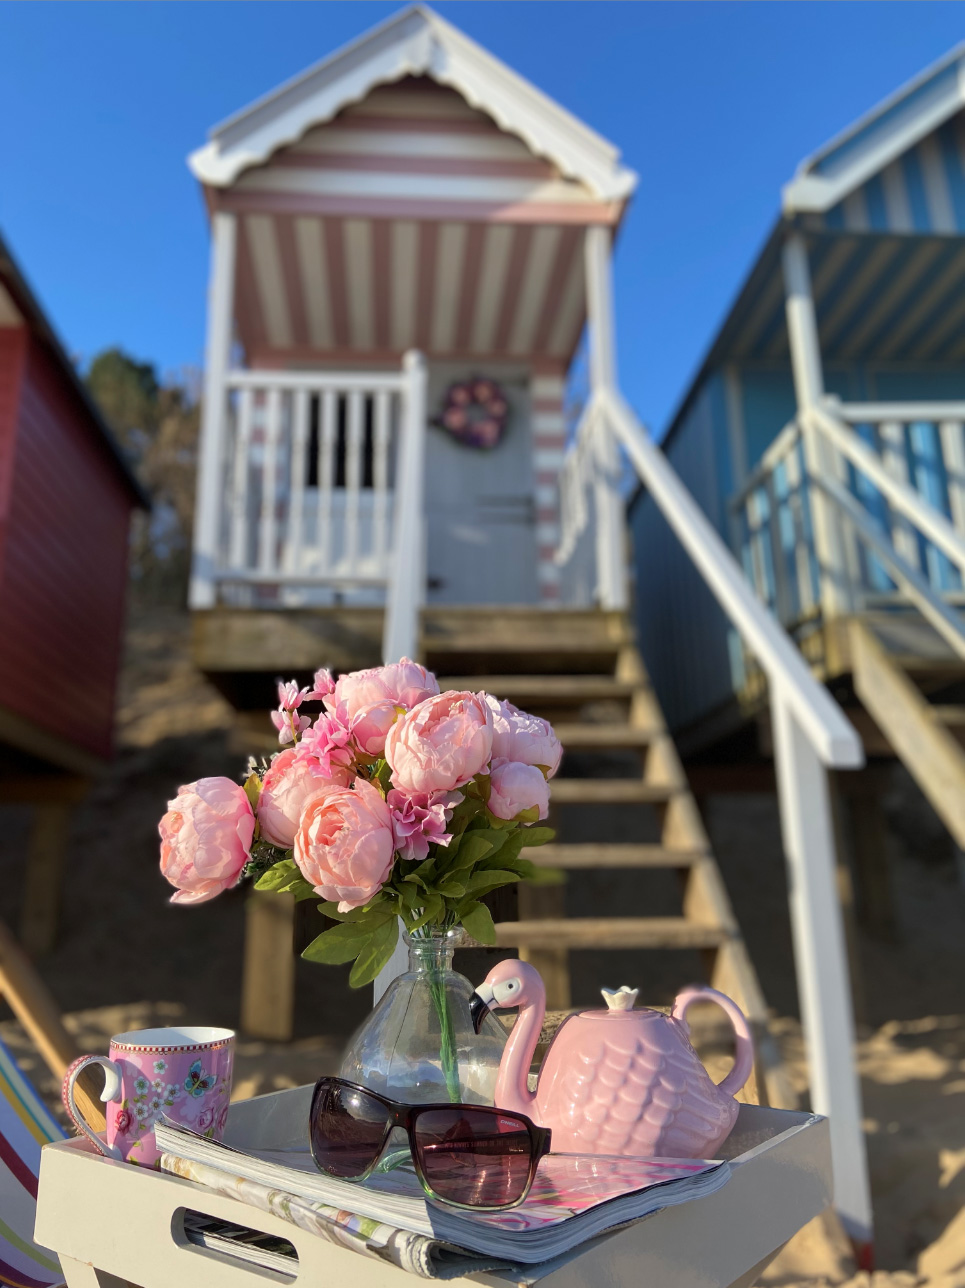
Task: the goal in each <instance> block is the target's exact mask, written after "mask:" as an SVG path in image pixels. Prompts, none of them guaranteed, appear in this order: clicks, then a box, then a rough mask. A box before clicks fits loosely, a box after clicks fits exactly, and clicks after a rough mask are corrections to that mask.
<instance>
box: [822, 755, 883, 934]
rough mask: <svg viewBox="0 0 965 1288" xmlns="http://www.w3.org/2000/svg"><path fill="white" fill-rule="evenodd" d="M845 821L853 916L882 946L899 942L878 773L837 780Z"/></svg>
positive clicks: (842, 777) (879, 771)
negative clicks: (852, 893)
mask: <svg viewBox="0 0 965 1288" xmlns="http://www.w3.org/2000/svg"><path fill="white" fill-rule="evenodd" d="M837 779H838V791H839V794H840V798H841V802H842V807H843V812H844V814H845V816H846V818H847V827H848V840H849V844H850V847H851V860H852V868H853V871H854V884H855V895H856V899H855V914H856V917H857V920H858V924H859V925H860V926H861V928H862V929H863V930H866V931H867V932H868V934H869V935H872V936H873V937H874V938H875V939H879V940H881V941H882V942H883V943H888V944H894V943H897V942H898V915H897V911H896V907H895V892H894V888H893V884H892V879H891V876H892V874H891V855H890V852H889V844H888V828H887V826H886V823H885V815H884V810H883V809H882V805H881V797H882V793H883V791H884V787H885V783H884V775H883V774H882V772H881V770H880V769H864V770H862V771H861V772H860V773H857V774H841V775H838V776H837Z"/></svg>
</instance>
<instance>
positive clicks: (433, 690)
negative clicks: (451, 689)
mask: <svg viewBox="0 0 965 1288" xmlns="http://www.w3.org/2000/svg"><path fill="white" fill-rule="evenodd" d="M438 692H439V684H438V681H437V680H436V677H435V676H434V675H433V674H432V672H431V671H427V670H426V668H425V667H424V666H420V665H419V663H418V662H411V661H410V660H409V659H408V658H407V657H404V658H402V660H401V661H400V662H391V663H390V664H389V665H388V666H373V667H370V668H369V669H368V670H367V671H351V672H349V674H348V675H341V676H339V678H338V680H337V681H336V683H335V689H334V691H333V692H332V695H331V697H329V698H328V699H327V700H326V702H325V705H326V707H327V708H328V709H329V711H335V712H337V713H338V715H339V717H340V718H341V720H342V723H343V724H345V725H346V726H349V725H351V723H352V721H353V720H354V719H355V717H356V716H357V715H358V713H359V712H360V711H361V710H362V708H363V707H370V706H372V705H373V704H374V703H376V702H392V703H394V704H395V706H398V707H405V709H406V710H407V711H411V709H412V708H413V707H414V706H416V704H417V703H419V702H422V701H423V699H424V698H431V697H432V696H433V695H434V694H437V693H438Z"/></svg>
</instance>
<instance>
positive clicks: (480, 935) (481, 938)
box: [460, 902, 496, 944]
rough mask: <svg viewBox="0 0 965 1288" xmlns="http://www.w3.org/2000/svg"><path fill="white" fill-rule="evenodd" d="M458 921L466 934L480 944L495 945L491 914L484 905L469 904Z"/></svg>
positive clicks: (494, 929)
mask: <svg viewBox="0 0 965 1288" xmlns="http://www.w3.org/2000/svg"><path fill="white" fill-rule="evenodd" d="M460 921H461V922H462V924H463V925H464V926H465V928H466V930H467V932H468V933H469V934H470V935H472V937H473V939H475V940H477V941H478V942H479V943H480V944H495V942H496V926H495V924H494V922H493V918H492V914H491V913H490V911H489V909H488V908H487V907H486V905H485V904H484V903H475V902H474V903H471V904H470V905H469V907H468V908H467V909H466V910H465V911H464V912H463V914H462V916H461V917H460Z"/></svg>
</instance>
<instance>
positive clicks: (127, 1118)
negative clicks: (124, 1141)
mask: <svg viewBox="0 0 965 1288" xmlns="http://www.w3.org/2000/svg"><path fill="white" fill-rule="evenodd" d="M133 1122H134V1115H133V1114H132V1113H131V1111H130V1110H129V1109H118V1111H117V1116H116V1117H115V1119H114V1130H115V1132H117V1134H118V1136H125V1135H126V1134H127V1133H128V1132H129V1131H130V1130H131V1125H132V1124H133Z"/></svg>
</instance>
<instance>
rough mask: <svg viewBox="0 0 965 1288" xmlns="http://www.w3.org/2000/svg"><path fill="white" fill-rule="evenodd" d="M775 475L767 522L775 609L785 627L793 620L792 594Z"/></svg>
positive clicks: (769, 481) (771, 478)
mask: <svg viewBox="0 0 965 1288" xmlns="http://www.w3.org/2000/svg"><path fill="white" fill-rule="evenodd" d="M774 473H776V471H773V472H772V473H770V474H768V476H767V482H766V483H765V485H764V486H765V488H766V489H767V521H768V526H769V530H770V538H771V567H772V569H773V571H774V608H775V612H776V613H777V619H778V621H779V622H782V623H783V624H784V625H787V623H788V622H789V621H790V620H791V614H792V609H791V594H790V587H789V586H788V579H787V564H786V563H785V561H784V543H783V541H782V540H781V515H780V501H779V498H778V495H777V488H776V487H775V486H774Z"/></svg>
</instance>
